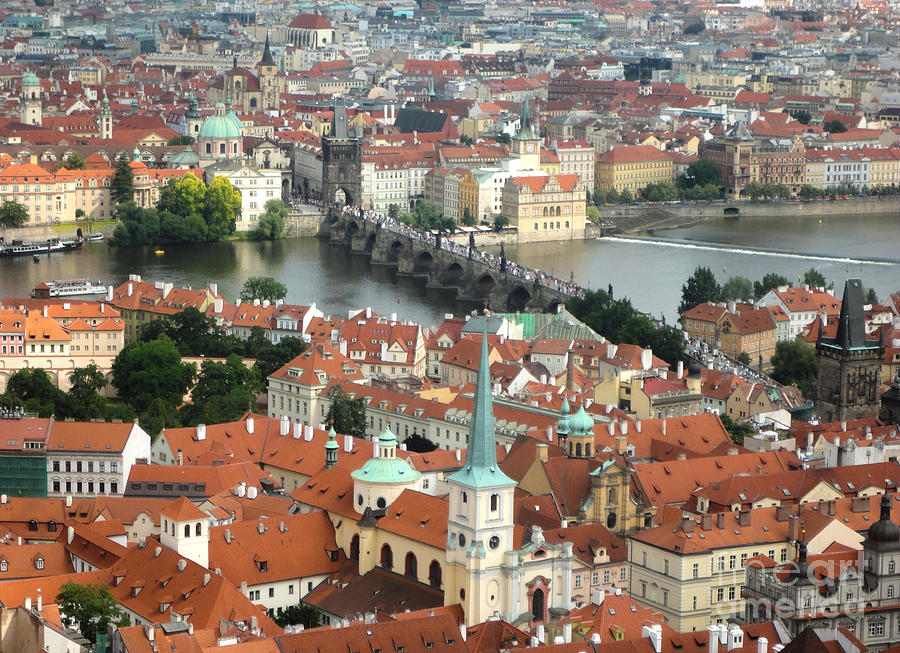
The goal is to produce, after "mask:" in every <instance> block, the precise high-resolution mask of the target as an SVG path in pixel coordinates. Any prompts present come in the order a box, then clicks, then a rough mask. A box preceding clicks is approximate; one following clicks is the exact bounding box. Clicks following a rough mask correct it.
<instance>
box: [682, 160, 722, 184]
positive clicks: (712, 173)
mask: <svg viewBox="0 0 900 653" xmlns="http://www.w3.org/2000/svg"><path fill="white" fill-rule="evenodd" d="M718 183H719V168H717V167H716V164H715V163H713V162H712V161H710V160H709V159H697V160H696V161H694V162H692V163H691V164H690V165H689V166H688V167H687V171H686V172H685V173H684V174H681V175H679V176H678V180H677V185H678V187H679V188H694V187H695V186H700V187H703V186H706V185H707V184H713V185H714V186H715V185H717V184H718Z"/></svg>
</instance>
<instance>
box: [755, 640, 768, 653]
mask: <svg viewBox="0 0 900 653" xmlns="http://www.w3.org/2000/svg"><path fill="white" fill-rule="evenodd" d="M768 650H769V640H767V639H766V638H765V637H760V638H759V639H757V640H756V653H768Z"/></svg>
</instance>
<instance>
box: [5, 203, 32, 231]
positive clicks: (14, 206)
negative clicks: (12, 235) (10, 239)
mask: <svg viewBox="0 0 900 653" xmlns="http://www.w3.org/2000/svg"><path fill="white" fill-rule="evenodd" d="M23 224H28V210H27V209H26V208H25V207H24V206H22V205H21V204H19V203H18V202H14V201H12V200H6V201H5V202H3V205H2V206H0V227H21V226H22V225H23Z"/></svg>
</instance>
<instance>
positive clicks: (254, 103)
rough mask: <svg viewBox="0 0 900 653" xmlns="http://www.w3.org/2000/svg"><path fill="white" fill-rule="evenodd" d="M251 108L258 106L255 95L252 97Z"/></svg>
mask: <svg viewBox="0 0 900 653" xmlns="http://www.w3.org/2000/svg"><path fill="white" fill-rule="evenodd" d="M250 108H251V109H255V108H256V98H255V97H252V98H250Z"/></svg>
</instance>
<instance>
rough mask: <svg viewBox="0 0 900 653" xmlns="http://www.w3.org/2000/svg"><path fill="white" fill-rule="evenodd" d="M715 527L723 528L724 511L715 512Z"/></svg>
mask: <svg viewBox="0 0 900 653" xmlns="http://www.w3.org/2000/svg"><path fill="white" fill-rule="evenodd" d="M716 528H718V529H719V530H722V529H723V528H725V513H724V512H717V513H716Z"/></svg>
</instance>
